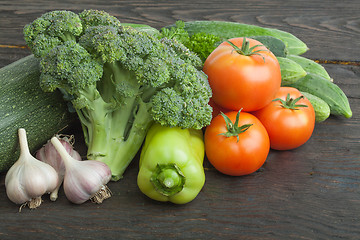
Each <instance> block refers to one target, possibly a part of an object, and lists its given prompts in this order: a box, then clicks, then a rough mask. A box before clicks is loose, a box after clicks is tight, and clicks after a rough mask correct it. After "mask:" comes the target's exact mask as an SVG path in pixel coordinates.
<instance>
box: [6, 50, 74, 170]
mask: <svg viewBox="0 0 360 240" xmlns="http://www.w3.org/2000/svg"><path fill="white" fill-rule="evenodd" d="M39 76H40V70H39V60H37V59H36V58H35V57H34V56H33V55H29V56H27V57H24V58H22V59H20V60H18V61H16V62H13V63H11V64H9V65H7V66H5V67H3V68H1V69H0V139H1V141H0V172H4V171H7V170H8V169H9V168H10V166H11V165H12V164H13V163H14V162H15V161H16V160H17V159H18V157H19V146H18V134H17V131H18V128H25V129H26V131H27V137H28V141H29V148H30V151H31V152H32V153H34V151H36V150H37V149H39V148H40V147H41V146H42V145H43V144H44V143H46V141H47V140H49V139H50V138H51V137H52V136H53V135H54V134H55V133H57V132H59V130H61V129H63V128H65V127H66V126H68V125H70V124H71V123H72V122H73V120H74V119H75V115H73V114H70V113H69V112H68V108H67V104H66V103H65V101H64V100H63V97H62V94H61V93H60V92H57V93H45V92H43V91H42V90H41V88H40V85H39Z"/></svg>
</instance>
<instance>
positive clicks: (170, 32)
mask: <svg viewBox="0 0 360 240" xmlns="http://www.w3.org/2000/svg"><path fill="white" fill-rule="evenodd" d="M184 27H185V23H184V22H183V21H176V23H175V26H171V27H169V28H167V27H164V28H162V29H161V30H160V32H161V35H160V36H161V37H166V38H168V39H175V40H177V41H179V42H180V43H182V44H184V45H185V47H187V48H188V49H189V50H191V51H192V52H194V53H196V54H197V55H198V56H199V57H200V59H201V60H202V62H205V60H206V58H207V57H208V56H209V55H210V53H211V52H212V51H214V49H215V48H216V47H217V46H218V45H219V44H220V43H221V42H222V39H221V38H220V37H218V36H215V35H213V34H207V33H204V32H197V33H193V34H192V35H189V33H188V32H187V31H186V30H185V29H184Z"/></svg>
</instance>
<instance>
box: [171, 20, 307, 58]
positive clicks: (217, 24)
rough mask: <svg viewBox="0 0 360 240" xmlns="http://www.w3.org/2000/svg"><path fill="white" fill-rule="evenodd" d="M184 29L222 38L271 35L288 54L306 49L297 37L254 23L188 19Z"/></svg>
mask: <svg viewBox="0 0 360 240" xmlns="http://www.w3.org/2000/svg"><path fill="white" fill-rule="evenodd" d="M168 27H171V26H168ZM184 29H185V30H186V31H188V33H189V35H192V34H194V33H199V32H205V33H208V34H213V35H215V36H218V37H221V38H223V39H229V38H234V37H251V36H272V37H275V38H278V39H280V40H281V41H283V42H284V43H285V45H286V48H287V50H288V52H289V54H294V55H301V54H303V53H305V52H306V51H307V50H308V47H307V46H306V44H305V43H304V42H303V41H301V40H300V39H299V38H297V37H296V36H294V35H293V34H291V33H288V32H285V31H282V30H278V29H275V28H264V27H260V26H256V25H249V24H242V23H237V22H225V21H189V22H185V28H184Z"/></svg>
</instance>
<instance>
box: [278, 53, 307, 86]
mask: <svg viewBox="0 0 360 240" xmlns="http://www.w3.org/2000/svg"><path fill="white" fill-rule="evenodd" d="M277 60H278V62H279V64H280V70H281V85H288V84H293V83H295V82H296V81H297V80H299V79H300V78H302V77H305V76H306V72H305V70H304V69H303V68H302V67H301V66H300V65H299V64H297V63H296V62H294V61H293V60H291V59H289V58H283V57H277Z"/></svg>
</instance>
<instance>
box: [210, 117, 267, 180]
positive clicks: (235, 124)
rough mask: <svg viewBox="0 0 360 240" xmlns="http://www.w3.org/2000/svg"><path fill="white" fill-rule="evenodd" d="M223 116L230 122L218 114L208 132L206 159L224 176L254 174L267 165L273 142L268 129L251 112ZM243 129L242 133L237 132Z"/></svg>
mask: <svg viewBox="0 0 360 240" xmlns="http://www.w3.org/2000/svg"><path fill="white" fill-rule="evenodd" d="M224 115H225V116H226V117H227V118H228V119H227V118H225V117H224V116H223V115H218V116H216V117H215V118H213V120H212V121H211V123H210V125H209V126H208V127H207V128H206V129H205V135H204V141H205V152H206V156H207V159H208V160H209V162H210V163H211V164H212V165H213V166H214V167H215V168H216V169H217V170H218V171H219V172H221V173H224V174H227V175H231V176H241V175H247V174H251V173H253V172H255V171H256V170H258V169H259V168H260V167H261V166H262V165H263V164H264V162H265V160H266V158H267V156H268V154H269V150H270V140H269V136H268V134H267V132H266V129H265V127H264V126H263V125H262V123H261V122H260V121H259V120H258V119H257V118H256V117H255V116H253V115H252V114H250V113H246V112H241V113H240V111H239V112H236V111H231V112H227V113H225V114H224ZM237 117H238V120H236V119H237ZM225 119H227V120H225ZM240 130H242V131H243V132H241V133H238V132H239V131H240ZM229 132H230V133H229ZM231 132H232V133H231ZM226 134H228V136H227V135H226Z"/></svg>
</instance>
